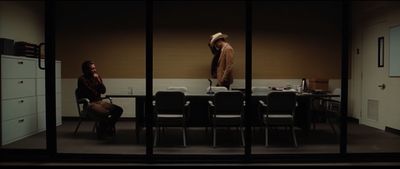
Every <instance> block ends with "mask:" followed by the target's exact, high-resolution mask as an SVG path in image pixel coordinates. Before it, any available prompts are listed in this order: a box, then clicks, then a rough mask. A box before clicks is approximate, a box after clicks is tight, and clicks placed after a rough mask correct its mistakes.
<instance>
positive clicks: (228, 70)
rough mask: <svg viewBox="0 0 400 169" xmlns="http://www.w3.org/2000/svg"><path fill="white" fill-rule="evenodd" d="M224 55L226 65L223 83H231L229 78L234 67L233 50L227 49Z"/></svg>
mask: <svg viewBox="0 0 400 169" xmlns="http://www.w3.org/2000/svg"><path fill="white" fill-rule="evenodd" d="M224 55H225V59H226V65H225V70H224V75H223V76H222V79H223V81H229V79H228V78H229V77H230V76H231V74H232V67H233V49H232V48H227V49H225V50H224Z"/></svg>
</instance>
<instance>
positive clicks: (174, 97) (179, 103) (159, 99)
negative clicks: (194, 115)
mask: <svg viewBox="0 0 400 169" xmlns="http://www.w3.org/2000/svg"><path fill="white" fill-rule="evenodd" d="M185 101H186V100H185V94H184V93H183V92H180V91H158V92H157V93H156V95H155V110H156V112H157V114H182V113H183V112H184V110H185Z"/></svg>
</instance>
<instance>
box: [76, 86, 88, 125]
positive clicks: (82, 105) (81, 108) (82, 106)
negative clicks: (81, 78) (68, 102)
mask: <svg viewBox="0 0 400 169" xmlns="http://www.w3.org/2000/svg"><path fill="white" fill-rule="evenodd" d="M79 100H80V98H78V88H77V89H75V102H76V106H77V108H78V113H79V117H81V118H87V117H88V114H87V111H86V108H87V106H88V103H87V102H85V101H79Z"/></svg>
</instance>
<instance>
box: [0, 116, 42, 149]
mask: <svg viewBox="0 0 400 169" xmlns="http://www.w3.org/2000/svg"><path fill="white" fill-rule="evenodd" d="M1 128H2V139H3V140H2V145H5V144H8V143H11V142H13V141H16V140H18V139H21V138H24V137H27V136H29V135H30V134H32V133H34V132H36V130H37V115H30V116H25V117H22V118H17V119H13V120H8V121H3V123H2V126H1Z"/></svg>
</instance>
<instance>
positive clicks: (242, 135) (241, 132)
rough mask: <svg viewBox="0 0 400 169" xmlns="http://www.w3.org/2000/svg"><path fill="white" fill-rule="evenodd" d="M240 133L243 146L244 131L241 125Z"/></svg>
mask: <svg viewBox="0 0 400 169" xmlns="http://www.w3.org/2000/svg"><path fill="white" fill-rule="evenodd" d="M240 135H241V137H242V146H243V147H244V144H245V143H244V131H243V127H242V126H240Z"/></svg>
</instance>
